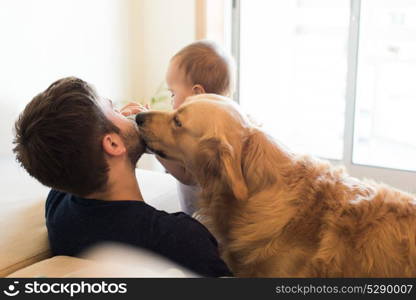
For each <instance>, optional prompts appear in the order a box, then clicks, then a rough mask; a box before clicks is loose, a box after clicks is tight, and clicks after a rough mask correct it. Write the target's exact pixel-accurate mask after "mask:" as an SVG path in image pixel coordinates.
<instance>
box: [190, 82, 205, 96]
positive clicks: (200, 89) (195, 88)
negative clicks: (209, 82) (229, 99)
mask: <svg viewBox="0 0 416 300" xmlns="http://www.w3.org/2000/svg"><path fill="white" fill-rule="evenodd" d="M192 92H193V93H194V95H199V94H205V89H204V87H203V86H202V85H200V84H195V85H194V86H193V87H192Z"/></svg>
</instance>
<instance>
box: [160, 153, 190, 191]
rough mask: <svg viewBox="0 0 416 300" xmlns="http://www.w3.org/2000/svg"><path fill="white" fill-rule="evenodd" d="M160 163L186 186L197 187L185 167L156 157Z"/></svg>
mask: <svg viewBox="0 0 416 300" xmlns="http://www.w3.org/2000/svg"><path fill="white" fill-rule="evenodd" d="M156 158H157V159H158V160H159V162H160V163H161V164H162V165H163V166H164V167H165V169H166V171H167V172H168V173H170V174H171V175H172V176H173V177H175V178H176V179H177V180H179V181H180V182H181V183H182V184H185V185H195V180H194V178H193V177H192V175H191V174H190V173H189V172H187V171H186V169H185V166H184V165H183V164H182V163H180V162H177V161H173V160H167V159H163V158H161V157H160V156H158V155H156Z"/></svg>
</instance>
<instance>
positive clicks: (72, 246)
mask: <svg viewBox="0 0 416 300" xmlns="http://www.w3.org/2000/svg"><path fill="white" fill-rule="evenodd" d="M46 226H47V229H48V237H49V243H50V246H51V249H52V253H53V255H69V256H77V255H78V254H79V253H80V252H81V251H83V250H85V249H86V248H88V247H90V246H93V245H95V244H97V243H100V242H105V241H109V242H119V243H124V244H128V245H131V246H136V247H137V246H138V247H141V248H144V249H147V250H150V251H153V252H156V253H158V254H160V255H162V256H165V257H167V258H169V259H171V260H172V261H174V262H176V263H178V264H180V265H182V266H184V267H186V268H188V269H189V270H191V271H194V272H196V273H197V274H200V275H203V276H209V277H219V276H232V274H231V273H230V271H229V269H228V268H227V266H226V264H225V263H224V262H223V261H222V260H221V258H220V256H219V252H218V245H217V241H216V240H215V238H214V237H213V236H212V234H211V233H210V232H209V231H208V230H207V229H206V228H205V227H204V225H202V224H201V223H199V222H198V221H197V220H195V219H193V218H191V217H190V216H188V215H187V214H184V213H181V212H179V213H174V214H168V213H166V212H164V211H160V210H157V209H155V208H154V207H152V206H150V205H148V204H146V203H145V202H143V201H104V200H95V199H84V198H80V197H77V196H74V195H72V194H68V193H64V192H60V191H56V190H51V191H50V192H49V195H48V198H47V200H46Z"/></svg>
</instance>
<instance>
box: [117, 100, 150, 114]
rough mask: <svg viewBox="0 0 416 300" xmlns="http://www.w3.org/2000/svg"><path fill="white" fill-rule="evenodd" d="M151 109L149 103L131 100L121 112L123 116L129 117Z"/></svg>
mask: <svg viewBox="0 0 416 300" xmlns="http://www.w3.org/2000/svg"><path fill="white" fill-rule="evenodd" d="M149 110H150V106H149V104H146V105H143V104H140V103H136V102H130V103H128V104H126V105H125V106H124V107H123V108H122V109H121V110H120V113H121V114H122V115H123V116H125V117H128V116H130V115H136V114H138V113H140V112H145V111H149Z"/></svg>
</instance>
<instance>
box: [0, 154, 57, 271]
mask: <svg viewBox="0 0 416 300" xmlns="http://www.w3.org/2000/svg"><path fill="white" fill-rule="evenodd" d="M0 163H1V171H0V172H1V173H0V176H1V178H2V181H3V182H2V183H3V184H4V189H2V197H1V198H2V199H1V210H0V241H1V243H0V276H1V277H4V276H5V275H7V274H9V273H11V272H14V271H16V270H18V269H20V268H23V267H25V266H27V265H30V264H32V263H35V262H37V261H39V260H41V259H44V258H47V257H49V256H50V255H49V245H48V239H47V233H46V227H45V211H44V205H45V204H44V203H45V199H46V195H47V193H48V189H47V188H46V187H43V186H42V185H41V184H39V183H38V182H37V181H36V180H34V179H33V178H31V177H30V176H29V175H27V174H26V172H25V171H24V170H23V169H21V168H19V167H18V165H17V163H15V162H14V161H1V162H0Z"/></svg>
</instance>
